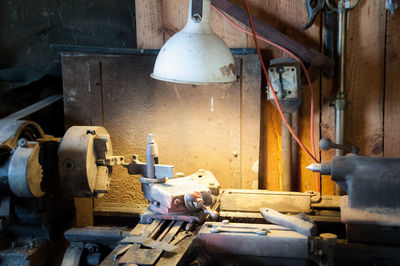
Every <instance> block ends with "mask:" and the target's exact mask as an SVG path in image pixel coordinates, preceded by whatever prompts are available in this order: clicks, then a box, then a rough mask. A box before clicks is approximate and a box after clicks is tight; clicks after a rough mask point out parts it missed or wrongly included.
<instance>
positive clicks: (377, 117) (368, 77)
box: [346, 0, 386, 157]
mask: <svg viewBox="0 0 400 266" xmlns="http://www.w3.org/2000/svg"><path fill="white" fill-rule="evenodd" d="M385 14H386V11H385V3H384V1H379V0H371V1H361V2H360V4H359V6H358V7H357V8H356V9H354V10H353V12H352V13H351V15H350V22H349V23H350V25H349V31H348V36H347V37H348V38H347V40H348V49H347V71H346V74H347V78H346V81H347V82H346V85H347V92H348V97H349V100H350V105H349V106H348V108H347V116H346V119H347V130H346V134H347V136H346V139H347V143H348V144H350V145H357V146H358V147H360V151H361V152H360V153H361V154H362V155H367V156H373V157H380V156H382V155H383V92H384V88H383V84H384V58H385V57H384V51H385V23H386V21H385V16H386V15H385Z"/></svg>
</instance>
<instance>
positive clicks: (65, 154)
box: [58, 126, 124, 197]
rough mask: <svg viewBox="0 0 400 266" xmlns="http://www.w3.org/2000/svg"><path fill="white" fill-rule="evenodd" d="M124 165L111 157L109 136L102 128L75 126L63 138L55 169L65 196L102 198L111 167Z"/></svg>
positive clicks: (116, 157) (115, 157)
mask: <svg viewBox="0 0 400 266" xmlns="http://www.w3.org/2000/svg"><path fill="white" fill-rule="evenodd" d="M123 163H124V158H123V157H122V156H113V152H112V146H111V138H110V135H109V134H108V132H107V130H106V129H104V128H103V127H85V126H74V127H71V128H70V129H68V131H67V132H66V133H65V135H64V137H63V139H62V142H61V145H60V150H59V165H58V170H59V174H60V180H61V182H62V183H63V184H64V186H65V190H64V191H65V193H67V194H69V195H71V196H73V197H101V196H103V195H104V194H105V193H107V191H108V186H109V183H110V179H111V166H112V165H116V164H123Z"/></svg>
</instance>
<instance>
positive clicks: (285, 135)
mask: <svg viewBox="0 0 400 266" xmlns="http://www.w3.org/2000/svg"><path fill="white" fill-rule="evenodd" d="M285 116H286V120H287V121H288V123H289V124H290V126H291V125H292V114H291V113H288V112H285ZM291 190H292V135H291V134H290V132H289V130H288V128H287V127H286V125H285V124H284V123H282V191H291Z"/></svg>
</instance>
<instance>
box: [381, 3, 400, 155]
mask: <svg viewBox="0 0 400 266" xmlns="http://www.w3.org/2000/svg"><path fill="white" fill-rule="evenodd" d="M386 25H387V29H386V88H385V114H384V115H385V120H384V121H385V131H384V132H385V135H384V155H385V157H400V119H399V113H400V93H399V90H400V88H399V87H400V13H399V11H398V10H396V12H395V15H393V16H391V15H388V17H387V24H386Z"/></svg>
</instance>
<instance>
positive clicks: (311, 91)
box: [212, 0, 320, 192]
mask: <svg viewBox="0 0 400 266" xmlns="http://www.w3.org/2000/svg"><path fill="white" fill-rule="evenodd" d="M243 1H244V3H245V6H246V10H247V14H248V16H249V20H250V25H251V29H252V32H249V31H247V30H245V29H243V28H242V27H240V26H239V25H237V24H236V23H235V22H234V21H233V20H232V19H231V18H229V17H228V16H227V15H225V14H224V13H223V12H222V11H221V10H219V9H218V8H216V7H215V6H212V8H214V9H215V10H216V11H217V12H218V13H219V14H220V15H221V16H223V17H224V18H225V19H227V20H228V21H229V22H230V23H231V24H232V25H233V26H234V27H235V28H236V29H238V30H239V31H241V32H244V33H246V34H247V35H250V36H253V38H254V42H255V46H256V50H257V54H258V57H259V59H260V62H261V67H262V69H263V72H264V75H265V77H266V79H267V83H268V85H269V87H270V88H271V92H272V95H273V97H274V101H275V103H276V106H277V108H278V111H279V114H280V115H281V117H282V120H283V121H284V123H285V124H286V126H287V128H288V130H289V131H290V133H291V134H292V136H293V138H294V139H295V140H296V142H297V143H298V144H299V146H300V147H301V148H302V149H303V150H304V151H305V152H306V153H307V154H308V155H309V156H310V157H311V158H312V160H313V161H314V162H319V161H318V159H317V158H316V151H315V145H314V144H315V141H314V92H313V88H312V85H311V80H310V76H309V74H308V71H307V68H306V67H305V65H304V63H303V62H302V61H301V59H300V58H298V57H297V56H296V55H295V54H294V53H292V52H291V51H289V50H288V49H286V48H284V47H282V46H280V45H278V44H276V43H274V42H272V41H270V40H268V39H265V38H263V37H261V36H258V35H257V34H256V32H255V29H254V24H253V19H252V17H251V14H250V10H249V7H248V4H247V1H246V0H243ZM257 39H258V40H261V41H263V42H265V43H268V44H270V45H272V46H274V47H276V48H278V49H280V50H282V51H284V52H285V53H287V54H288V55H290V56H291V57H292V58H293V59H295V60H296V61H297V62H298V63H299V64H300V65H301V67H302V69H303V71H304V74H305V76H306V79H307V83H308V87H309V89H310V98H311V104H310V105H311V113H310V120H311V121H310V140H311V146H312V153H311V152H310V151H309V150H308V149H307V148H306V147H305V146H304V144H303V143H302V142H301V140H300V139H299V138H298V137H297V135H296V134H295V132H294V131H293V129H292V127H291V126H290V124H289V123H288V122H287V120H286V117H285V115H284V114H283V111H282V109H281V106H280V104H279V101H278V98H277V96H276V93H275V91H274V90H273V86H272V84H271V80H270V78H269V76H268V72H267V69H266V67H265V64H264V61H263V59H262V56H261V51H260V48H259V46H258V41H257ZM316 187H317V191H318V192H319V191H320V182H319V176H318V175H316Z"/></svg>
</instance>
